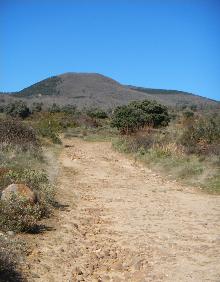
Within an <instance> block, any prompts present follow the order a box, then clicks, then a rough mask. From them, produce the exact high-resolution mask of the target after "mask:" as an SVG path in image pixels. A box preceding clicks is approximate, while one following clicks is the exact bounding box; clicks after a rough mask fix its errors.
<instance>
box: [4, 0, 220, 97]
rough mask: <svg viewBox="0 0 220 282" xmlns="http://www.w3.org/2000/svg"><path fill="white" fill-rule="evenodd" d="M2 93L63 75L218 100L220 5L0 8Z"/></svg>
mask: <svg viewBox="0 0 220 282" xmlns="http://www.w3.org/2000/svg"><path fill="white" fill-rule="evenodd" d="M0 42H1V44H0V91H16V90H20V89H22V88H24V87H27V86H29V85H31V84H32V83H35V82H37V81H39V80H41V79H44V78H46V77H48V76H52V75H56V74H60V73H64V72H70V71H71V72H97V73H102V74H104V75H107V76H110V77H112V78H114V79H116V80H118V81H120V82H121V83H124V84H133V85H138V86H146V87H152V88H165V89H178V90H185V91H189V92H193V93H196V94H199V95H202V96H206V97H210V98H214V99H217V100H220V54H219V52H220V0H145V1H144V0H105V1H104V0H87V1H86V0H72V1H71V0H0Z"/></svg>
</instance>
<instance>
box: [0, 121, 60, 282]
mask: <svg viewBox="0 0 220 282" xmlns="http://www.w3.org/2000/svg"><path fill="white" fill-rule="evenodd" d="M0 132H1V136H0V148H1V150H0V196H1V192H2V191H3V190H4V189H5V188H6V187H7V186H8V185H10V184H13V183H16V184H22V185H26V186H27V187H28V188H30V189H31V190H32V191H33V192H34V193H35V195H36V198H37V202H36V203H34V204H33V203H31V202H30V201H29V200H28V199H27V198H26V197H25V196H23V195H19V194H15V195H11V197H10V198H7V199H6V200H0V280H1V281H20V280H21V281H23V280H24V279H23V277H22V274H21V272H20V266H21V260H20V258H21V257H22V256H23V250H21V248H20V245H21V244H23V245H25V243H24V242H22V243H19V244H18V241H17V239H16V238H17V235H16V234H17V233H19V232H31V233H32V232H40V231H41V228H42V225H41V220H42V219H43V218H46V217H49V216H50V215H51V214H52V212H53V209H54V207H55V206H56V201H55V193H56V189H55V179H56V175H57V171H58V165H57V156H58V154H59V152H60V148H61V146H60V145H51V142H47V143H46V142H44V145H45V143H46V144H47V147H45V146H44V147H42V142H41V136H39V133H38V131H37V130H36V129H35V130H34V129H33V127H32V126H31V125H30V123H28V122H27V121H15V120H10V119H2V120H0ZM11 234H12V235H13V236H11ZM24 259H25V258H24Z"/></svg>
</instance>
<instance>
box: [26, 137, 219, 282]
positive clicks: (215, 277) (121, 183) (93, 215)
mask: <svg viewBox="0 0 220 282" xmlns="http://www.w3.org/2000/svg"><path fill="white" fill-rule="evenodd" d="M64 142H65V143H66V144H68V145H71V146H72V147H66V148H64V150H63V153H62V154H61V157H60V162H61V170H60V175H59V191H58V199H59V201H60V202H61V203H62V204H64V205H68V207H66V208H64V209H63V210H62V211H57V212H56V213H55V216H54V217H53V218H51V219H50V221H49V223H50V225H51V226H52V228H54V230H52V231H48V232H45V233H43V234H40V235H37V236H36V237H35V239H34V240H35V244H36V247H35V248H34V251H33V253H32V254H31V255H30V256H29V259H28V260H29V261H28V263H29V268H30V275H29V278H28V281H44V282H47V281H51V282H52V281H53V282H56V281H57V282H58V281H59V282H60V281H70V282H71V281H115V282H116V281H132V282H133V281H134V282H135V281H140V282H144V281H175V282H176V281H198V282H202V281H220V221H219V215H220V197H216V196H211V195H206V194H202V193H199V192H197V191H195V190H193V189H190V188H186V187H184V188H183V187H181V185H178V184H176V183H174V182H168V181H166V180H164V179H163V178H162V177H160V176H158V175H156V174H154V173H153V172H151V171H150V170H148V169H147V168H146V167H144V166H143V165H142V164H140V163H134V161H133V160H131V159H128V158H127V157H126V156H124V155H122V154H120V153H117V152H114V151H113V150H112V148H111V144H110V143H104V142H92V143H90V142H84V141H82V140H79V139H72V140H64Z"/></svg>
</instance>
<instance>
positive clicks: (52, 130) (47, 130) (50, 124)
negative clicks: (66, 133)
mask: <svg viewBox="0 0 220 282" xmlns="http://www.w3.org/2000/svg"><path fill="white" fill-rule="evenodd" d="M36 128H37V131H38V133H39V135H40V136H42V137H44V138H49V139H50V140H51V141H52V142H53V143H54V144H61V140H60V138H59V136H58V131H59V124H58V122H57V121H55V120H53V119H42V120H40V121H39V122H38V124H37V125H36Z"/></svg>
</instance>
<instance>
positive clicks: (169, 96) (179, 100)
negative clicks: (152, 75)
mask: <svg viewBox="0 0 220 282" xmlns="http://www.w3.org/2000/svg"><path fill="white" fill-rule="evenodd" d="M4 94H5V93H4ZM2 99H5V100H6V102H7V101H8V99H23V100H26V101H27V102H28V103H33V102H43V103H44V104H45V105H50V104H52V103H57V104H60V105H64V104H75V105H77V106H78V107H79V108H82V107H101V108H114V107H116V106H118V105H123V104H127V103H129V102H130V101H133V100H143V99H150V100H156V101H158V102H160V103H162V104H164V105H167V106H172V107H173V106H174V107H182V106H184V105H192V104H196V105H197V106H198V107H200V108H204V107H205V108H207V107H209V108H213V107H214V108H216V107H219V105H220V103H219V102H217V101H214V100H211V99H208V98H204V97H200V96H197V95H193V94H191V93H187V92H182V91H176V90H163V89H150V88H143V87H135V86H126V85H122V84H120V83H119V82H117V81H115V80H113V79H111V78H108V77H106V76H103V75H100V74H96V73H65V74H62V75H58V76H53V77H50V78H47V79H44V80H42V81H40V82H37V83H35V84H33V85H31V86H29V87H27V88H24V89H23V90H21V91H18V92H13V93H10V98H9V96H8V95H3V96H2Z"/></svg>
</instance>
